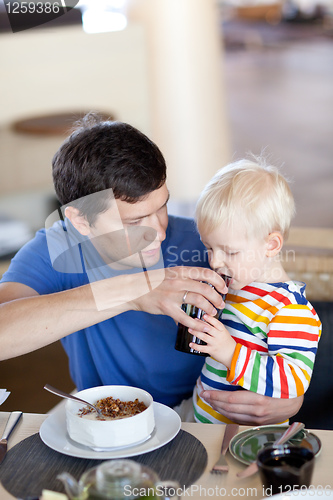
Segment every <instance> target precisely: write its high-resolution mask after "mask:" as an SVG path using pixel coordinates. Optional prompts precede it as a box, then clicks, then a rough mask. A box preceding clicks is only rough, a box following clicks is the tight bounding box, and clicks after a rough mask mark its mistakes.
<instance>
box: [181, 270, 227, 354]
mask: <svg viewBox="0 0 333 500" xmlns="http://www.w3.org/2000/svg"><path fill="white" fill-rule="evenodd" d="M221 277H222V278H223V279H224V281H225V284H226V285H227V286H228V285H229V283H230V281H231V278H230V277H229V276H226V275H224V274H221ZM205 283H206V282H205ZM207 284H208V285H210V286H213V285H211V284H210V283H207ZM222 298H223V300H225V295H222ZM182 310H183V311H184V312H186V314H187V315H188V316H191V318H198V319H202V317H203V316H204V314H205V311H203V310H202V309H200V308H199V307H196V306H192V305H191V304H183V305H182ZM221 313H222V309H219V310H218V311H217V314H216V316H215V317H216V318H219V317H220V315H221ZM190 342H193V343H194V344H197V345H207V344H206V342H204V341H203V340H201V339H198V337H196V336H195V335H193V334H192V333H190V332H189V331H188V327H187V326H185V325H182V324H181V323H179V325H178V331H177V337H176V344H175V349H177V351H181V352H186V353H188V354H196V355H197V356H209V354H206V353H204V352H200V351H197V350H196V349H193V348H192V347H190V346H189V344H190Z"/></svg>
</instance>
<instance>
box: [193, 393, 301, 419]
mask: <svg viewBox="0 0 333 500" xmlns="http://www.w3.org/2000/svg"><path fill="white" fill-rule="evenodd" d="M201 397H202V398H203V399H205V401H207V403H209V404H210V405H211V406H212V407H213V408H214V410H216V411H217V412H220V413H222V414H223V415H225V416H226V417H227V418H229V419H230V420H232V421H234V422H237V423H238V424H240V425H269V424H276V423H279V422H284V421H285V420H288V419H289V418H290V417H292V416H293V415H296V413H297V412H298V411H299V409H300V408H301V406H302V404H303V399H304V396H303V395H302V396H299V397H297V398H290V399H279V398H271V397H269V396H263V395H261V394H257V393H255V392H251V391H232V392H230V391H203V392H202V393H201Z"/></svg>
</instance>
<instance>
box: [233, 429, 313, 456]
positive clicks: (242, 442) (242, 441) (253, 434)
mask: <svg viewBox="0 0 333 500" xmlns="http://www.w3.org/2000/svg"><path fill="white" fill-rule="evenodd" d="M285 430H286V427H285V426H281V425H262V426H260V427H254V428H252V429H247V430H245V431H242V432H239V433H238V434H236V436H234V437H233V438H232V440H231V441H230V444H229V450H230V453H231V455H232V456H233V457H234V458H236V459H237V460H239V461H240V462H242V463H243V464H246V465H249V464H250V463H251V462H254V461H255V460H256V458H257V455H258V453H259V451H260V450H262V449H263V448H264V447H266V446H269V445H272V444H273V443H274V441H276V440H277V439H278V438H279V437H280V436H281V435H282V434H283V432H284V431H285ZM288 443H291V444H293V445H294V446H305V447H306V448H308V449H309V450H311V451H312V452H313V453H314V454H315V455H317V454H318V453H319V451H320V450H321V441H320V439H319V438H318V437H317V436H316V435H315V434H312V432H309V431H307V430H306V429H302V430H301V431H299V432H298V433H297V434H296V436H294V437H293V438H291V439H290V440H289V441H288Z"/></svg>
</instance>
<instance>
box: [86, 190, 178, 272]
mask: <svg viewBox="0 0 333 500" xmlns="http://www.w3.org/2000/svg"><path fill="white" fill-rule="evenodd" d="M168 199H169V192H168V189H167V187H166V184H163V186H162V187H160V188H159V189H156V190H155V191H153V192H151V193H149V194H148V195H147V197H146V198H144V199H142V200H139V201H137V202H136V203H128V202H126V201H122V200H113V201H112V202H111V203H110V207H109V208H108V209H107V210H106V211H105V212H103V213H101V214H100V215H99V216H98V218H97V220H96V221H95V223H94V224H93V225H92V226H90V230H89V237H90V239H91V241H92V243H93V245H94V246H95V247H96V249H97V251H98V252H99V254H100V255H101V257H102V258H103V259H104V261H105V262H107V263H110V266H111V267H113V268H115V269H126V268H127V269H128V268H133V267H137V268H140V269H141V268H142V267H147V268H148V267H151V266H153V265H155V264H157V262H158V261H159V258H160V251H161V243H162V241H163V240H164V239H165V237H166V229H167V226H168V213H167V201H168Z"/></svg>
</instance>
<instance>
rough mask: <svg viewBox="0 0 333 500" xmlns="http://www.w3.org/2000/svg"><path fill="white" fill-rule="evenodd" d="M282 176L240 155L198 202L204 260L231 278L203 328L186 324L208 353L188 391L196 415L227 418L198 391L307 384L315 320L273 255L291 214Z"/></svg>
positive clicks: (285, 392) (276, 390)
mask: <svg viewBox="0 0 333 500" xmlns="http://www.w3.org/2000/svg"><path fill="white" fill-rule="evenodd" d="M294 211H295V208H294V200H293V196H292V193H291V191H290V188H289V186H288V183H287V181H286V180H285V178H284V177H283V176H282V175H281V174H280V173H279V171H278V170H277V169H276V168H275V167H272V166H265V165H262V164H261V163H256V162H254V161H248V160H240V161H238V162H235V163H232V164H230V165H228V166H227V167H225V168H222V169H221V170H220V171H218V172H217V174H216V175H215V176H214V177H213V179H212V180H211V181H210V182H209V183H208V184H207V186H206V187H205V189H204V191H203V192H202V194H201V196H200V198H199V201H198V204H197V212H196V215H197V225H198V229H199V232H200V236H201V240H202V242H203V243H204V245H205V246H206V248H207V251H208V255H209V263H210V266H211V267H212V269H214V270H215V271H216V272H217V273H219V274H225V275H227V276H230V278H231V281H230V284H229V291H228V294H227V297H226V301H225V302H226V303H225V308H224V310H223V312H222V316H221V317H220V318H219V319H215V318H213V317H211V316H209V315H207V314H206V315H205V316H204V320H205V321H206V323H207V327H206V333H201V332H199V331H196V330H191V333H193V334H195V335H196V336H197V337H198V338H200V339H201V340H203V341H205V342H206V343H207V345H206V346H200V345H197V344H193V345H192V344H190V345H191V347H194V348H195V349H196V350H199V351H201V352H204V353H208V354H209V355H210V356H211V357H208V358H206V363H205V365H204V367H203V369H202V372H201V377H200V378H199V379H198V382H197V385H196V388H195V390H194V395H193V402H194V412H195V419H196V420H197V421H199V422H207V423H228V422H230V420H228V419H227V418H226V417H224V416H223V415H221V414H220V413H217V412H216V411H215V410H214V409H213V408H212V407H211V406H210V405H209V404H207V402H206V401H204V400H203V399H202V398H201V397H200V394H201V392H202V389H205V390H206V389H224V390H225V389H227V390H230V391H234V390H240V389H247V390H249V391H253V392H257V393H259V394H263V395H266V396H271V397H275V398H294V397H297V396H299V395H301V394H304V392H305V391H306V390H307V388H308V386H309V383H310V379H311V375H312V370H313V365H314V360H315V355H316V352H317V345H318V341H319V338H320V334H321V323H320V320H319V318H318V316H317V314H316V312H315V310H314V309H313V307H312V305H311V304H310V303H309V302H308V300H307V299H306V297H305V284H304V283H300V282H294V281H291V280H290V279H289V277H288V275H287V274H286V272H285V271H284V269H283V267H282V264H281V260H280V258H279V256H280V252H281V249H282V245H283V240H284V238H286V237H287V235H288V230H289V226H290V221H291V219H292V217H293V215H294Z"/></svg>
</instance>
